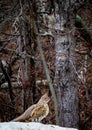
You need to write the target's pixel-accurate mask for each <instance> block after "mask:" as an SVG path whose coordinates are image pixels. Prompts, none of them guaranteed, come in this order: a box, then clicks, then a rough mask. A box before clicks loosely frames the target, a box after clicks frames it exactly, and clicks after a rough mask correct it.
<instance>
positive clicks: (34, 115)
mask: <svg viewBox="0 0 92 130" xmlns="http://www.w3.org/2000/svg"><path fill="white" fill-rule="evenodd" d="M49 101H50V97H49V96H48V93H45V94H44V95H43V96H42V97H41V98H40V100H39V101H38V103H37V104H34V105H32V106H30V107H29V108H28V109H27V110H26V111H25V112H24V113H23V114H22V115H20V116H19V117H17V118H15V119H14V120H13V121H21V122H30V121H39V122H40V121H41V120H42V119H44V118H45V117H46V116H47V115H48V113H49V106H48V102H49Z"/></svg>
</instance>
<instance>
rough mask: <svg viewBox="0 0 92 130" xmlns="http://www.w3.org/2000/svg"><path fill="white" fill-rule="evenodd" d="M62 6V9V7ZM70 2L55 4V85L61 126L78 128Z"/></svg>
mask: <svg viewBox="0 0 92 130" xmlns="http://www.w3.org/2000/svg"><path fill="white" fill-rule="evenodd" d="M60 6H61V7H60ZM69 6H70V3H69V1H65V2H61V3H59V4H58V3H57V2H56V3H55V24H54V28H55V44H56V48H55V49H56V65H55V66H56V75H55V84H56V87H55V88H56V92H57V99H58V107H59V121H60V125H61V126H65V127H74V128H76V127H78V95H77V87H76V85H75V72H74V68H75V61H74V53H75V52H74V47H75V42H74V28H72V25H73V22H74V21H73V19H74V17H71V16H74V14H73V11H72V10H69ZM61 8H62V9H61ZM69 11H70V12H69Z"/></svg>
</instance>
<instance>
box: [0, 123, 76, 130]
mask: <svg viewBox="0 0 92 130" xmlns="http://www.w3.org/2000/svg"><path fill="white" fill-rule="evenodd" d="M0 130H78V129H74V128H66V127H59V126H57V125H50V124H49V125H48V124H42V123H36V122H30V123H23V122H2V123H0Z"/></svg>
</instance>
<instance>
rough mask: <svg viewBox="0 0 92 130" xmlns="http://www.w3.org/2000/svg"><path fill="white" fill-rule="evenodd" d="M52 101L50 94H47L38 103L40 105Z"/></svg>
mask: <svg viewBox="0 0 92 130" xmlns="http://www.w3.org/2000/svg"><path fill="white" fill-rule="evenodd" d="M49 101H50V97H49V93H48V92H46V93H45V94H44V95H43V96H42V97H41V98H40V100H39V101H38V103H39V104H47V103H48V102H49Z"/></svg>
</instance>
